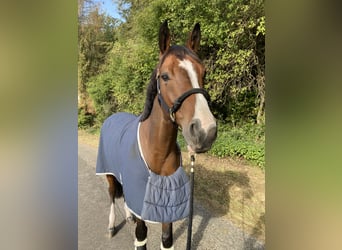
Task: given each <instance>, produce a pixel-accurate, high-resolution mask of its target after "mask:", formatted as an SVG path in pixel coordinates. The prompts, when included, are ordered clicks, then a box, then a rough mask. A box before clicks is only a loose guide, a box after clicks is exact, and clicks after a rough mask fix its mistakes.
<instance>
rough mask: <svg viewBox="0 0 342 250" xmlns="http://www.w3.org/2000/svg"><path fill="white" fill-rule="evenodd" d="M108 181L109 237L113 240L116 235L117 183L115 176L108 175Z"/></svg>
mask: <svg viewBox="0 0 342 250" xmlns="http://www.w3.org/2000/svg"><path fill="white" fill-rule="evenodd" d="M106 177H107V181H108V184H109V186H108V193H109V197H110V201H111V202H110V210H109V224H108V237H109V238H111V237H113V236H114V234H115V211H114V204H115V199H114V198H115V181H114V178H115V177H114V176H112V175H106Z"/></svg>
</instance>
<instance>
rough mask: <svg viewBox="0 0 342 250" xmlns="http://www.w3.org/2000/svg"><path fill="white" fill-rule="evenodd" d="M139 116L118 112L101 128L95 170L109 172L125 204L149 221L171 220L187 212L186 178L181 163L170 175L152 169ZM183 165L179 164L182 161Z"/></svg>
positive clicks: (188, 195)
mask: <svg viewBox="0 0 342 250" xmlns="http://www.w3.org/2000/svg"><path fill="white" fill-rule="evenodd" d="M139 126H140V117H139V116H135V115H132V114H128V113H117V114H114V115H111V116H110V117H108V118H107V119H106V120H105V122H104V124H103V126H102V128H101V135H100V144H99V149H98V156H97V163H96V174H97V175H103V174H112V175H114V176H115V177H116V179H117V180H118V181H119V182H120V183H121V184H122V186H123V192H124V197H125V202H126V204H127V207H128V208H129V209H130V210H131V212H133V214H134V215H135V216H137V217H138V218H140V219H142V220H145V221H150V222H163V223H168V222H173V221H177V220H180V219H183V218H185V217H187V216H188V215H189V205H190V204H189V197H190V185H189V178H188V176H187V175H186V173H185V171H184V169H183V167H182V166H179V167H178V169H177V170H176V171H175V172H174V173H173V174H172V175H170V176H161V175H157V174H155V173H153V172H152V171H151V170H150V169H149V168H148V166H147V164H146V162H145V160H144V157H143V154H142V151H141V148H140V142H139ZM181 165H182V164H181Z"/></svg>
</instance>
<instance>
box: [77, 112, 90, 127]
mask: <svg viewBox="0 0 342 250" xmlns="http://www.w3.org/2000/svg"><path fill="white" fill-rule="evenodd" d="M93 125H94V116H93V115H92V114H90V113H87V112H86V111H85V110H84V109H83V108H78V127H79V128H89V127H91V126H93Z"/></svg>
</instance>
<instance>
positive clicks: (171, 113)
mask: <svg viewBox="0 0 342 250" xmlns="http://www.w3.org/2000/svg"><path fill="white" fill-rule="evenodd" d="M159 77H160V76H158V77H157V90H158V101H159V104H160V106H161V107H162V108H163V109H164V110H165V111H166V112H167V113H168V114H169V116H170V118H171V121H172V122H174V123H175V122H176V116H175V113H176V112H177V110H178V109H179V108H180V107H181V106H182V103H183V102H184V101H185V99H186V98H188V97H189V96H191V95H193V94H202V95H204V97H205V99H206V100H207V101H208V102H210V96H209V94H208V92H207V91H206V90H204V89H202V88H192V89H190V90H188V91H186V92H185V93H183V94H182V95H181V96H180V97H178V98H177V99H176V100H175V101H174V103H173V105H172V107H169V106H168V105H167V104H166V102H165V100H164V98H163V96H162V94H161V92H160V83H159Z"/></svg>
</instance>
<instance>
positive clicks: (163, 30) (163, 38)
mask: <svg viewBox="0 0 342 250" xmlns="http://www.w3.org/2000/svg"><path fill="white" fill-rule="evenodd" d="M170 39H171V37H170V30H169V27H168V24H167V20H165V21H164V23H163V24H162V25H161V26H160V29H159V49H160V55H162V54H164V52H165V51H166V50H168V48H169V47H170Z"/></svg>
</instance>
